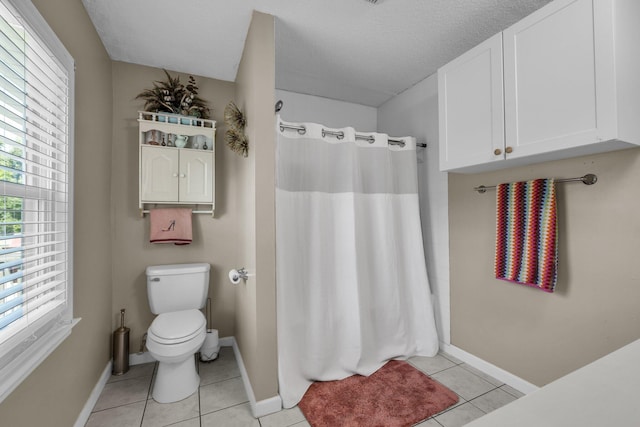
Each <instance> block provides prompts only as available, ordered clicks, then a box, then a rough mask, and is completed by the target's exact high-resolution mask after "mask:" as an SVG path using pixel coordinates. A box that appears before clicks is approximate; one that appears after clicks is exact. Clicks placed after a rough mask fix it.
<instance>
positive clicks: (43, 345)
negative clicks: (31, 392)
mask: <svg viewBox="0 0 640 427" xmlns="http://www.w3.org/2000/svg"><path fill="white" fill-rule="evenodd" d="M80 320H82V319H81V318H75V319H73V320H70V321H67V322H66V324H63V325H61V326H60V327H59V328H58V329H56V330H55V331H52V332H50V333H49V334H48V335H47V336H46V337H43V338H41V339H39V340H38V342H37V343H35V344H33V346H32V348H31V349H30V350H29V352H28V353H29V354H28V355H27V356H26V357H18V358H16V360H14V361H13V362H11V363H10V364H8V365H7V366H6V367H5V368H4V369H3V370H2V372H0V377H1V378H2V383H0V403H2V402H3V401H4V399H6V398H7V397H8V396H9V395H10V394H11V393H12V392H13V391H14V390H15V389H16V388H17V387H18V386H19V385H20V383H22V381H24V380H25V379H26V378H27V377H28V376H29V375H30V374H31V373H32V372H33V371H34V370H35V369H36V368H37V367H38V366H39V365H40V364H41V363H42V362H43V361H44V360H45V359H46V358H47V357H49V355H50V354H51V353H53V351H54V350H55V349H56V348H58V346H59V345H60V344H62V342H63V341H64V340H65V339H66V338H67V337H68V336H69V335H71V330H72V329H73V327H74V326H75V325H77V324H78V323H79V322H80Z"/></svg>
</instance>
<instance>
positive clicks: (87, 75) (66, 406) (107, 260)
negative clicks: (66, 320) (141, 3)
mask: <svg viewBox="0 0 640 427" xmlns="http://www.w3.org/2000/svg"><path fill="white" fill-rule="evenodd" d="M33 3H34V4H35V5H36V7H37V8H38V9H39V11H40V13H41V14H42V15H43V16H44V18H45V19H46V21H47V22H48V23H49V25H50V26H51V27H52V28H53V30H54V31H55V33H56V34H57V35H58V37H59V38H60V40H61V41H62V42H63V44H64V45H65V46H66V48H67V50H69V52H70V53H71V55H72V56H73V57H74V59H75V62H76V66H77V70H76V75H75V82H76V87H75V108H76V116H75V152H74V154H75V182H74V183H75V190H74V198H75V210H74V215H75V225H74V226H75V230H74V232H75V239H74V243H75V254H74V316H75V317H81V318H82V321H81V322H80V323H79V324H78V325H77V326H76V327H74V328H73V332H72V334H71V336H70V337H69V338H67V339H66V341H65V342H64V343H63V344H62V345H61V346H60V347H59V348H58V349H57V350H55V351H54V352H53V354H52V355H51V356H50V357H49V358H47V359H46V360H45V361H44V362H43V363H42V364H41V365H40V366H39V367H38V368H37V369H36V370H35V371H34V372H33V373H32V374H31V375H30V376H29V377H28V378H27V379H26V380H25V381H24V382H23V383H22V384H21V385H20V386H19V387H18V388H17V389H16V390H15V391H14V392H13V393H12V394H11V395H10V396H9V397H8V398H7V399H6V400H5V401H4V402H3V403H2V404H1V405H0V420H2V421H0V424H2V425H7V426H14V427H19V426H25V427H26V426H29V427H31V426H37V425H46V426H52V427H57V426H60V427H69V426H71V425H73V423H74V422H75V420H76V419H77V417H78V414H79V413H80V411H81V410H82V408H83V406H84V404H85V402H86V401H87V398H88V397H89V394H90V393H91V390H92V389H93V387H94V386H95V384H96V383H97V381H98V378H99V377H100V375H101V373H102V372H103V370H104V369H105V367H106V366H107V363H108V361H109V359H110V357H111V354H110V347H109V346H110V333H111V324H110V316H111V314H110V313H111V238H110V234H111V219H110V218H111V216H110V209H111V208H110V191H111V190H110V180H109V176H110V172H111V61H110V60H109V57H108V56H107V54H106V52H105V50H104V48H103V47H102V43H101V42H100V39H99V38H98V36H97V34H96V32H95V30H94V28H93V26H92V24H91V21H90V20H89V17H88V16H87V14H86V12H85V10H84V7H83V6H82V3H81V1H80V0H59V1H55V2H52V1H47V0H33ZM69 23H73V25H70V24H69Z"/></svg>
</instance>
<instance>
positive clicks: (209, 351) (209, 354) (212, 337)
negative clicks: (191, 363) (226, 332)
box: [200, 329, 220, 362]
mask: <svg viewBox="0 0 640 427" xmlns="http://www.w3.org/2000/svg"><path fill="white" fill-rule="evenodd" d="M219 351H220V341H219V340H218V330H217V329H207V336H206V337H205V339H204V344H202V347H200V360H201V361H203V362H211V361H213V360H216V359H217V358H218V352H219Z"/></svg>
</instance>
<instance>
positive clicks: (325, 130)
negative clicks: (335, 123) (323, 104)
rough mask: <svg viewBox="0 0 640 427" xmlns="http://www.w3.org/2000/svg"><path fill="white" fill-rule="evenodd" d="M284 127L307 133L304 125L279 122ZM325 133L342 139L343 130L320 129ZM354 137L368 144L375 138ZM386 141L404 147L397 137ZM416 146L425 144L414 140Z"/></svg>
mask: <svg viewBox="0 0 640 427" xmlns="http://www.w3.org/2000/svg"><path fill="white" fill-rule="evenodd" d="M285 129H291V130H295V131H298V133H299V134H300V135H304V134H305V133H307V128H306V127H304V126H291V125H285V124H284V123H280V132H284V130H285ZM327 135H332V136H335V137H336V138H338V139H342V138H344V132H343V131H334V130H328V129H324V128H323V129H322V136H323V137H325V136H327ZM356 139H359V140H362V141H367V142H368V143H369V144H373V143H374V142H375V141H376V139H375V138H374V137H373V136H371V135H360V134H357V133H356ZM387 142H388V143H389V144H390V145H399V146H401V147H404V141H401V140H399V139H392V138H389V139H388V140H387ZM416 146H418V147H426V146H427V144H425V143H423V142H416Z"/></svg>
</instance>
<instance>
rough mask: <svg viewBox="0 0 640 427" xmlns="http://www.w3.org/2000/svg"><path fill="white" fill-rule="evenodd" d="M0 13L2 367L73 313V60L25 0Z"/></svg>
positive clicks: (4, 5) (24, 355) (0, 7)
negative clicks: (25, 4)
mask: <svg viewBox="0 0 640 427" xmlns="http://www.w3.org/2000/svg"><path fill="white" fill-rule="evenodd" d="M19 3H23V5H22V6H20V7H18V6H19ZM24 3H28V7H27V9H24ZM25 12H26V13H25ZM0 15H1V19H0V370H5V369H8V368H11V366H13V365H16V364H21V363H22V362H23V361H24V360H26V359H28V357H29V353H30V352H35V351H42V349H41V348H40V347H42V346H43V345H44V343H45V342H46V341H47V340H50V339H51V336H52V335H55V334H56V333H57V332H58V331H59V330H61V329H64V327H65V325H68V324H69V322H70V320H71V316H72V313H71V311H72V310H71V309H72V306H71V302H72V293H71V292H72V280H71V279H72V277H71V272H72V270H71V244H72V240H71V231H72V226H71V224H72V223H71V208H70V207H71V203H70V201H71V197H70V194H71V175H72V174H71V164H72V163H71V153H72V151H71V143H72V132H71V129H72V93H73V92H72V89H73V60H72V58H71V57H70V55H69V54H68V53H67V52H66V50H64V48H63V47H62V48H61V46H62V45H61V44H60V42H59V41H58V40H57V38H55V35H53V32H52V31H51V30H50V29H49V28H48V26H47V25H46V23H44V20H43V19H42V17H41V16H40V15H39V14H38V13H37V10H36V9H35V7H33V5H31V4H30V2H24V1H20V2H12V1H9V0H1V1H0ZM34 24H35V25H34ZM43 36H44V37H43ZM52 38H53V41H52ZM39 341H41V342H39ZM51 351H52V349H51Z"/></svg>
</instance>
